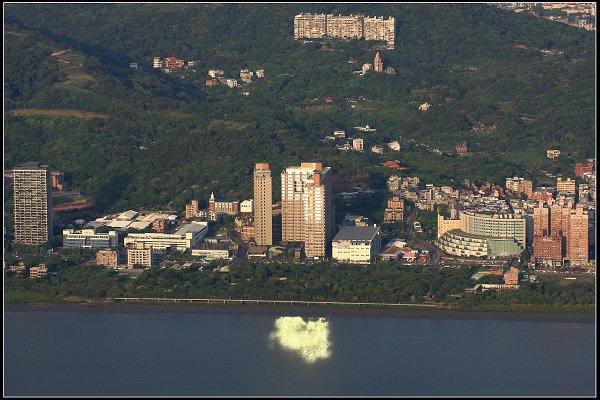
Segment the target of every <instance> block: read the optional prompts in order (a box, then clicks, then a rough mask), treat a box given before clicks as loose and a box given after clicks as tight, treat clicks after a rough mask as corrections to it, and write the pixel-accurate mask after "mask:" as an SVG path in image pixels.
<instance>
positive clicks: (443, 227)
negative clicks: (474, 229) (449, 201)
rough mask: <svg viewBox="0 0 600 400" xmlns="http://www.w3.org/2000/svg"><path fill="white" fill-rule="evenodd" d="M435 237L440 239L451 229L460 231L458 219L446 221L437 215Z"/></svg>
mask: <svg viewBox="0 0 600 400" xmlns="http://www.w3.org/2000/svg"><path fill="white" fill-rule="evenodd" d="M437 223H438V227H437V237H438V238H440V237H442V235H443V234H444V233H446V232H448V231H451V230H453V229H460V218H459V219H446V218H445V217H444V216H443V215H441V214H438V216H437Z"/></svg>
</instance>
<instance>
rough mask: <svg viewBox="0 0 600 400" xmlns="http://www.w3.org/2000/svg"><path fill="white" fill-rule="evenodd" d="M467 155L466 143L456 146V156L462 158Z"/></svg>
mask: <svg viewBox="0 0 600 400" xmlns="http://www.w3.org/2000/svg"><path fill="white" fill-rule="evenodd" d="M468 153H469V149H468V147H467V142H462V143H459V144H457V145H456V154H458V155H459V156H464V155H466V154H468Z"/></svg>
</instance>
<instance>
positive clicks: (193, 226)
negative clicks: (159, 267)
mask: <svg viewBox="0 0 600 400" xmlns="http://www.w3.org/2000/svg"><path fill="white" fill-rule="evenodd" d="M207 232H208V224H207V223H206V222H198V221H193V222H191V223H189V224H185V225H182V226H181V227H180V228H179V229H178V230H177V231H176V232H175V233H130V234H128V235H127V237H126V238H125V240H124V244H125V246H131V245H133V244H135V243H140V244H142V245H143V246H144V247H152V248H154V249H156V250H167V249H174V250H179V251H185V250H187V249H191V248H192V247H194V246H196V245H197V244H198V243H200V241H201V240H202V238H204V236H205V235H206V233H207Z"/></svg>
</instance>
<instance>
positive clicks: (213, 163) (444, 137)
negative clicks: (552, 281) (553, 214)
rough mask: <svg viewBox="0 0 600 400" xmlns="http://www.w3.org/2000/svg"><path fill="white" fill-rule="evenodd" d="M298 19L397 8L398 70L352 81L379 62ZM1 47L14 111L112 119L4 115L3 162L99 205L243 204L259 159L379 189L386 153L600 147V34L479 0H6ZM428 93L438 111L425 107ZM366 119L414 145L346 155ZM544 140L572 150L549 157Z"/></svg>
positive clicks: (440, 160) (479, 162)
mask: <svg viewBox="0 0 600 400" xmlns="http://www.w3.org/2000/svg"><path fill="white" fill-rule="evenodd" d="M301 11H304V12H334V13H341V14H350V13H355V14H356V13H364V14H369V15H384V16H389V15H391V16H394V17H395V18H396V21H397V39H396V43H397V46H396V49H395V50H393V51H384V52H382V59H383V62H384V66H392V67H393V68H395V69H396V71H397V75H396V76H389V75H375V74H370V75H366V76H363V77H360V76H357V75H356V74H353V73H352V71H353V70H356V69H359V68H360V65H362V63H366V62H370V63H372V61H373V57H374V52H373V51H372V49H370V44H369V43H365V42H364V41H350V42H340V41H333V42H332V43H330V44H327V45H324V46H322V45H321V44H319V43H314V44H301V43H299V42H297V41H293V40H292V33H293V16H294V15H295V14H297V13H299V12H301ZM6 31H9V32H12V33H8V34H6ZM5 39H6V41H5V46H4V51H5V70H6V74H5V77H6V79H5V93H6V101H5V109H7V110H9V109H14V108H30V109H31V108H33V109H66V110H76V111H77V110H78V111H82V112H93V113H100V114H103V115H107V116H108V118H106V119H90V120H81V119H78V118H73V117H68V116H47V115H46V116H32V115H30V116H13V115H11V114H7V116H6V118H5V129H6V133H5V138H6V139H5V168H11V167H12V166H13V165H14V164H15V163H18V162H22V161H28V160H31V159H40V160H44V161H47V162H51V163H53V164H55V165H56V166H57V168H59V169H61V170H65V172H66V173H67V174H68V176H69V178H70V179H71V180H72V182H73V184H74V185H75V186H76V187H78V188H79V189H81V190H82V191H83V192H84V193H85V194H88V195H91V196H94V197H96V198H97V200H98V201H97V204H98V205H99V207H101V208H103V209H123V208H127V207H139V206H162V205H165V204H167V203H169V202H173V205H174V206H176V207H181V206H182V205H183V203H184V202H186V201H188V200H189V199H191V198H192V197H197V196H200V197H201V198H206V197H207V196H208V195H209V194H210V192H211V191H213V190H214V191H215V193H218V194H219V195H220V196H224V197H236V198H247V197H250V196H251V195H252V182H251V170H252V167H253V163H254V162H256V161H261V160H263V161H265V160H266V161H270V162H271V164H272V165H273V169H274V170H275V171H278V170H280V169H282V168H283V167H285V166H286V165H289V164H292V163H295V162H299V161H300V160H307V159H311V160H313V159H315V160H316V159H319V160H323V161H324V162H325V163H327V164H328V165H333V166H334V170H336V172H337V173H338V174H340V173H343V174H344V176H338V179H346V178H347V177H349V176H352V175H355V174H358V173H364V172H370V173H371V174H372V175H373V176H379V177H380V178H381V179H380V181H382V179H383V178H384V177H385V175H387V174H389V173H391V171H390V170H388V169H385V168H383V167H380V166H379V165H380V163H381V162H382V161H385V160H387V159H389V158H392V157H396V158H399V159H400V160H401V161H402V163H403V164H405V165H408V166H409V167H410V169H411V171H410V173H411V174H416V175H419V176H421V177H423V178H424V179H425V181H427V182H433V183H447V184H453V182H457V181H460V180H462V179H463V178H470V179H488V180H492V181H496V182H497V183H502V182H503V178H504V177H506V176H512V175H514V174H519V175H521V176H523V175H525V176H529V177H533V178H538V179H542V174H541V172H540V171H541V170H551V171H554V172H561V171H562V172H563V173H566V174H569V173H572V163H573V162H580V161H582V160H584V159H585V158H587V157H590V156H594V155H595V150H594V148H593V145H594V127H595V93H594V83H595V82H593V79H594V76H595V72H594V68H595V49H594V34H593V33H590V32H586V31H583V30H578V29H576V28H573V27H570V26H567V25H564V24H559V23H553V22H551V21H547V20H544V19H540V18H535V17H532V16H528V15H519V14H516V13H511V12H507V11H504V10H500V9H497V8H495V7H491V6H486V5H482V4H475V5H470V4H463V5H461V4H448V5H446V4H420V5H419V4H376V5H370V4H368V5H367V4H348V5H341V4H287V5H280V4H253V5H244V4H228V5H219V4H24V3H23V4H6V5H5ZM519 44H523V45H526V46H527V48H517V47H515V46H516V45H519ZM57 49H61V50H63V49H71V50H73V51H74V52H77V53H78V54H81V55H82V57H83V59H82V66H81V67H78V68H79V69H78V71H77V72H78V75H76V76H75V75H74V74H71V79H70V80H69V79H68V75H67V74H68V73H69V71H68V70H65V69H64V65H62V67H61V66H60V65H58V64H57V60H56V57H52V56H50V54H51V52H52V51H53V50H57ZM542 49H555V50H559V51H561V52H562V54H544V53H542V52H541V51H540V50H542ZM329 50H332V51H329ZM168 55H174V56H177V57H181V58H184V59H185V60H191V59H193V60H200V61H201V64H200V66H199V67H198V68H197V71H196V72H194V73H188V74H187V75H186V76H185V78H181V77H176V76H172V75H167V74H164V73H160V72H157V71H155V70H153V69H152V68H150V62H151V58H152V57H153V56H161V57H164V56H168ZM349 57H354V58H356V59H357V60H358V63H357V64H355V65H350V64H348V62H347V61H348V58H349ZM130 62H138V63H140V65H142V66H143V67H144V68H143V69H142V70H139V71H134V70H132V69H130V68H128V67H129V63H130ZM210 68H220V69H224V70H225V72H226V75H227V76H229V77H235V78H237V77H239V69H241V68H250V69H252V70H256V69H258V68H262V69H264V70H265V73H266V77H265V79H264V80H259V81H256V82H254V83H251V84H250V85H248V86H247V87H245V88H244V89H241V90H247V91H248V92H250V95H249V96H242V95H241V93H240V91H241V90H238V89H227V88H223V87H218V88H206V87H205V86H204V80H205V79H206V78H207V70H208V69H210ZM73 78H75V79H73ZM77 78H79V79H77ZM83 78H85V79H83ZM67 81H69V83H67V84H65V83H64V82H67ZM326 96H331V97H333V98H334V101H333V103H331V104H324V103H323V100H322V99H323V97H326ZM359 98H364V99H365V100H359ZM315 99H316V100H315ZM349 100H350V101H355V102H356V103H349V102H348V101H349ZM424 102H428V103H430V104H431V108H430V109H429V110H428V111H426V112H422V111H419V110H418V105H419V104H421V103H424ZM352 105H353V106H354V107H351V106H352ZM215 121H216V122H215ZM219 121H224V122H219ZM367 123H368V124H370V125H371V126H374V127H376V128H377V132H375V133H372V134H369V135H368V136H364V135H363V136H364V139H365V146H366V148H368V149H370V147H371V146H373V145H381V144H385V143H386V142H389V141H392V140H399V141H400V142H401V143H402V146H403V148H402V152H401V153H400V154H399V155H393V154H388V155H384V156H378V155H375V154H372V153H369V152H367V153H366V154H363V155H361V154H356V153H346V152H340V151H338V150H336V149H335V147H334V146H333V145H332V144H327V143H324V142H323V141H322V139H323V138H324V136H326V135H331V133H332V131H333V130H335V129H345V130H346V131H347V132H348V135H349V136H352V135H358V132H357V131H355V130H353V127H354V126H358V125H365V124H367ZM409 139H411V140H414V141H415V142H418V143H424V144H427V145H430V146H431V147H437V148H440V149H442V150H443V151H446V152H449V153H451V152H453V150H454V146H455V145H456V144H457V143H460V142H462V141H466V142H467V144H468V146H469V150H470V151H471V152H473V153H474V154H473V155H472V156H471V157H466V158H465V157H456V156H449V155H438V154H432V153H429V152H427V151H425V150H423V148H422V147H418V146H415V145H414V144H413V142H411V141H410V140H409ZM547 148H559V149H561V150H562V151H563V154H564V156H563V157H562V158H561V159H560V160H559V161H558V162H550V161H548V160H547V159H546V158H545V151H546V149H547ZM275 184H276V185H278V184H279V183H278V182H277V178H276V182H275ZM274 190H275V193H277V187H276V188H275V189H274ZM275 196H276V198H277V194H276V195H275Z"/></svg>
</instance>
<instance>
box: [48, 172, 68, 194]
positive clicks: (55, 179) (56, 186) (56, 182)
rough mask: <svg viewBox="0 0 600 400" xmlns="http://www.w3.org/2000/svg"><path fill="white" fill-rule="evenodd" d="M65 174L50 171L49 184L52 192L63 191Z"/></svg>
mask: <svg viewBox="0 0 600 400" xmlns="http://www.w3.org/2000/svg"><path fill="white" fill-rule="evenodd" d="M64 179H65V173H64V172H62V171H52V172H51V173H50V183H51V184H52V189H53V190H63V183H64Z"/></svg>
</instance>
